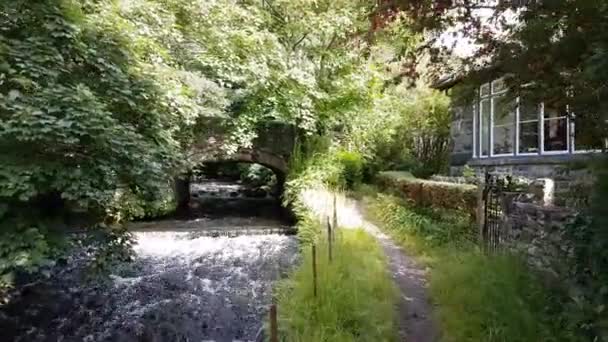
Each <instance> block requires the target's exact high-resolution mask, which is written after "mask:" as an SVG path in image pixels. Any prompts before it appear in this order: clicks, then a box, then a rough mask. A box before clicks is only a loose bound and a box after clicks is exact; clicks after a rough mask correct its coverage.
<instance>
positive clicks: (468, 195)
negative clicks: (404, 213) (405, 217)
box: [376, 171, 478, 223]
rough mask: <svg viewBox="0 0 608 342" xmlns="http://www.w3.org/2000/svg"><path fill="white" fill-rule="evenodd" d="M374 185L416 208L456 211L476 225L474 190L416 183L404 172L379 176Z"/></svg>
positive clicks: (455, 185) (445, 184)
mask: <svg viewBox="0 0 608 342" xmlns="http://www.w3.org/2000/svg"><path fill="white" fill-rule="evenodd" d="M376 184H377V185H378V186H379V187H380V188H381V189H383V190H385V191H390V192H393V193H395V194H397V195H399V196H402V197H404V198H405V199H407V200H408V201H410V202H411V203H413V204H415V205H417V206H419V207H428V208H435V209H448V210H458V211H459V212H460V213H461V214H462V215H468V216H469V220H470V222H471V223H473V222H477V220H476V217H477V192H478V190H477V187H476V186H473V185H470V184H455V183H444V182H436V181H429V180H423V179H418V178H415V177H412V175H411V174H407V173H404V172H391V171H388V172H382V173H380V174H379V175H378V176H377V177H376Z"/></svg>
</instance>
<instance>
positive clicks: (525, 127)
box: [517, 98, 541, 154]
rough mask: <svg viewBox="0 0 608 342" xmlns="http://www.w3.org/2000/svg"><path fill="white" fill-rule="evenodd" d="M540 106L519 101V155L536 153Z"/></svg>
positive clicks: (526, 101) (537, 150)
mask: <svg viewBox="0 0 608 342" xmlns="http://www.w3.org/2000/svg"><path fill="white" fill-rule="evenodd" d="M540 110H541V108H540V105H538V104H536V103H533V102H531V101H528V100H526V99H522V98H520V99H519V110H518V112H519V117H518V124H519V136H518V143H519V146H518V150H517V152H518V153H520V154H531V153H536V154H537V153H538V152H539V149H538V140H539V128H540V127H539V126H538V120H539V118H540V117H541V111H540Z"/></svg>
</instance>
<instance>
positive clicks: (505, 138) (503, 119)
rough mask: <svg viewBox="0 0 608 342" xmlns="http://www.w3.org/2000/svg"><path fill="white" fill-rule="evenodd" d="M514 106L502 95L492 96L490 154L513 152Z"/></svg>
mask: <svg viewBox="0 0 608 342" xmlns="http://www.w3.org/2000/svg"><path fill="white" fill-rule="evenodd" d="M515 107H516V106H514V104H513V103H510V102H508V101H506V97H505V96H504V95H500V96H495V97H493V98H492V119H493V120H492V137H493V139H492V155H502V154H513V151H514V149H515V146H514V144H513V142H514V141H515Z"/></svg>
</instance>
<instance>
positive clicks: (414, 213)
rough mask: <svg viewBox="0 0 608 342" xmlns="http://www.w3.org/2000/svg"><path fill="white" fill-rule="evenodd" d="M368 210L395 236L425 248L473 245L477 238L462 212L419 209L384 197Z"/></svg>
mask: <svg viewBox="0 0 608 342" xmlns="http://www.w3.org/2000/svg"><path fill="white" fill-rule="evenodd" d="M369 209H370V212H371V213H372V215H374V217H375V218H376V219H377V220H379V221H381V222H382V223H383V224H384V226H385V228H386V229H388V230H389V231H391V232H392V233H394V235H395V236H398V237H399V238H402V237H404V236H415V237H418V238H420V242H422V243H424V245H426V246H443V245H446V244H470V243H471V242H472V241H473V240H474V238H475V229H474V227H473V226H472V225H471V224H470V222H469V218H468V216H467V215H466V214H465V215H463V214H462V212H459V211H453V210H446V209H433V208H417V207H414V206H412V205H411V203H408V202H406V201H405V200H403V199H400V198H397V197H395V196H391V195H383V194H379V195H377V197H376V198H374V200H373V201H372V202H371V203H369ZM410 247H420V246H410Z"/></svg>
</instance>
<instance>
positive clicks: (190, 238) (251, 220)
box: [0, 189, 298, 342]
mask: <svg viewBox="0 0 608 342" xmlns="http://www.w3.org/2000/svg"><path fill="white" fill-rule="evenodd" d="M231 190H232V189H231ZM259 227H264V228H276V229H279V228H281V227H285V225H284V224H283V223H282V222H281V221H279V220H276V219H275V220H272V219H269V218H257V217H242V216H239V215H236V216H234V217H221V218H209V217H199V218H195V219H189V220H163V221H149V222H141V223H138V224H134V225H132V229H133V230H134V232H133V234H134V236H135V238H136V244H135V246H134V252H135V260H134V261H133V262H130V263H125V264H122V265H120V266H119V267H117V268H115V269H113V271H112V274H111V275H110V280H109V281H107V282H100V283H92V284H91V283H83V282H81V280H80V278H79V275H80V274H81V273H80V272H79V271H78V270H77V269H73V270H66V269H64V270H63V271H61V272H57V275H56V276H55V277H51V279H49V280H47V281H45V282H43V283H41V284H39V285H37V286H36V287H35V288H34V289H33V290H30V291H28V292H27V293H25V294H23V295H21V296H20V297H19V298H16V299H15V301H14V302H13V303H10V304H9V305H8V306H7V307H6V308H0V336H3V338H8V339H7V340H11V337H13V338H14V340H15V341H158V342H161V341H163V342H164V341H197V342H198V341H252V340H254V339H255V337H256V334H257V332H258V330H259V328H260V326H261V325H262V323H263V321H264V319H265V315H266V312H267V308H268V304H269V303H270V300H271V294H272V286H273V283H274V282H275V281H276V280H277V279H279V278H281V277H283V276H285V274H286V273H287V272H288V271H289V270H290V269H291V267H292V266H293V265H294V264H295V263H296V261H297V260H296V259H297V254H298V242H297V239H296V237H294V236H288V235H280V234H258V235H238V236H235V237H227V236H220V237H209V236H207V235H206V234H205V232H206V231H208V230H209V229H224V230H226V229H227V230H230V229H254V230H255V229H258V228H259Z"/></svg>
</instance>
